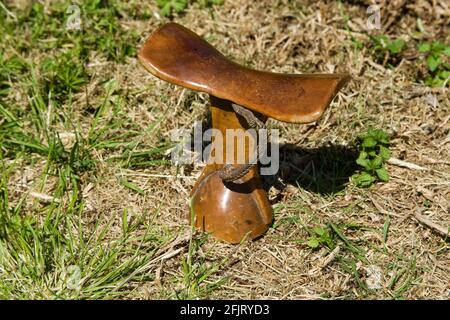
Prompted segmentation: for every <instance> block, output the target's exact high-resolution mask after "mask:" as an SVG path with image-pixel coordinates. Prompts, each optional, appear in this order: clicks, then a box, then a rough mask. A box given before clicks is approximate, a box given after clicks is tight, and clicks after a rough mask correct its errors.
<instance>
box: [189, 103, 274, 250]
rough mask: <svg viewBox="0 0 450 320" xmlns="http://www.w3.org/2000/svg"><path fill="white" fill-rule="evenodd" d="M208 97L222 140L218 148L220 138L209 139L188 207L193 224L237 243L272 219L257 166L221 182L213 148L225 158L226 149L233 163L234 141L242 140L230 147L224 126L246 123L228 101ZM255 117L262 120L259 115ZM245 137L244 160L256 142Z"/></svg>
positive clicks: (241, 126) (237, 126)
mask: <svg viewBox="0 0 450 320" xmlns="http://www.w3.org/2000/svg"><path fill="white" fill-rule="evenodd" d="M210 100H211V115H212V127H213V128H215V129H218V130H219V131H220V132H221V133H222V137H223V140H222V148H220V146H219V145H218V144H217V143H220V141H216V140H213V149H212V151H211V155H210V160H209V161H208V164H207V165H206V167H205V169H204V170H203V172H202V174H201V176H200V178H199V180H198V181H197V183H196V185H195V186H194V188H193V190H192V192H191V211H192V213H193V214H194V215H195V225H196V227H197V228H199V229H201V230H203V231H206V232H210V233H212V234H213V235H214V236H215V237H217V238H220V239H223V240H225V241H228V242H231V243H238V242H240V241H242V240H243V239H246V238H248V239H254V238H256V237H258V236H260V235H262V234H263V233H264V232H265V231H266V230H267V228H268V227H269V225H270V223H271V222H272V219H273V212H272V207H271V205H270V203H269V200H268V199H267V195H266V192H265V191H264V189H263V188H262V183H261V178H260V175H259V167H258V165H256V166H254V167H252V168H251V169H250V171H249V172H248V173H247V174H246V175H244V176H243V177H242V178H241V179H239V180H237V181H235V182H223V180H222V179H221V178H220V177H219V172H218V170H220V169H221V168H222V167H223V166H224V163H223V162H220V163H217V162H218V160H217V159H220V157H218V158H216V157H215V152H216V151H217V150H220V149H222V151H223V153H222V154H223V159H227V153H228V159H233V160H234V164H236V162H237V158H236V155H237V145H238V144H239V143H242V142H243V141H242V140H241V141H237V143H236V141H235V143H234V148H230V147H229V146H230V145H231V144H232V141H229V139H230V137H229V136H228V137H227V132H226V129H243V130H247V129H249V127H248V124H247V122H246V121H245V119H242V117H240V116H238V115H237V114H236V113H235V112H234V110H233V108H232V107H231V102H229V101H227V100H222V99H219V98H216V97H214V96H210ZM258 118H259V119H260V120H261V121H265V120H266V117H264V116H261V115H258ZM248 138H249V141H248V143H245V161H248V160H249V158H250V157H251V155H252V153H253V149H254V148H253V147H254V146H255V145H256V141H254V140H251V139H252V137H248ZM227 146H228V148H227ZM216 160H217V161H216ZM241 160H242V159H241Z"/></svg>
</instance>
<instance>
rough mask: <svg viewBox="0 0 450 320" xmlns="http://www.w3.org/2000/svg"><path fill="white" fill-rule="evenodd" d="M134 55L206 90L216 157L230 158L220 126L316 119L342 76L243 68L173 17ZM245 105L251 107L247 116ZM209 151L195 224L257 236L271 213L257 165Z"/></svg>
mask: <svg viewBox="0 0 450 320" xmlns="http://www.w3.org/2000/svg"><path fill="white" fill-rule="evenodd" d="M139 60H140V61H141V63H142V64H143V65H144V67H145V68H146V69H147V70H148V71H149V72H150V73H152V74H153V75H155V76H157V77H158V78H160V79H163V80H165V81H168V82H171V83H174V84H177V85H180V86H183V87H186V88H189V89H194V90H197V91H203V92H207V93H209V95H210V101H211V113H212V127H213V128H215V129H218V130H220V131H221V132H223V137H224V138H223V139H222V144H223V146H222V147H223V148H221V149H222V150H223V155H224V158H226V157H225V156H226V153H227V152H228V156H229V157H231V159H233V154H231V155H230V154H229V153H230V152H231V153H236V150H235V149H231V150H227V145H229V142H230V141H228V142H227V139H226V138H225V137H226V133H225V130H226V129H244V130H247V129H249V128H255V125H254V123H255V122H256V123H263V122H264V121H265V120H266V119H267V117H271V118H274V119H277V120H280V121H285V122H293V123H309V122H313V121H316V120H318V119H319V118H320V117H321V116H322V114H323V113H324V111H325V109H326V108H327V106H328V105H329V104H330V102H331V101H332V99H333V98H334V96H335V94H336V93H337V91H338V90H339V89H340V88H341V87H342V86H343V85H344V84H345V83H346V81H347V80H348V76H347V75H346V74H280V73H271V72H264V71H258V70H254V69H250V68H246V67H244V66H242V65H239V64H237V63H235V62H233V61H231V60H229V59H227V58H226V57H225V56H224V55H222V54H221V53H220V52H219V51H217V50H216V49H215V48H214V47H212V46H211V45H210V44H209V43H208V42H206V41H205V40H203V39H202V38H200V37H199V36H198V35H196V34H195V33H193V32H192V31H190V30H188V29H186V28H184V27H182V26H180V25H178V24H176V23H168V24H166V25H163V26H162V27H160V28H159V29H157V30H156V31H154V32H153V34H152V35H151V36H150V37H149V38H148V39H147V41H146V42H145V44H144V46H143V47H142V48H141V50H140V52H139ZM246 110H251V111H252V112H250V114H253V116H254V119H253V120H254V121H253V120H252V119H249V117H248V116H246V113H245V112H249V111H246ZM214 143H215V140H213V144H214ZM216 143H218V142H216ZM256 144H257V142H256V141H254V140H253V141H252V139H250V140H249V141H248V142H247V143H245V147H246V161H250V160H251V159H250V158H251V156H252V153H253V151H252V150H254V149H255V147H254V146H255V145H256ZM228 149H230V148H228ZM216 150H220V148H219V149H216ZM214 156H215V155H214V154H212V155H211V157H210V158H211V159H210V160H209V161H208V164H207V166H206V167H205V169H204V170H203V172H202V174H201V176H200V178H199V180H198V181H197V183H196V185H195V186H194V188H193V190H192V192H191V212H192V213H193V215H194V216H195V225H196V226H197V227H198V228H200V229H202V230H204V231H206V232H211V233H212V234H213V235H214V236H216V237H217V238H220V239H223V240H225V241H227V242H231V243H238V242H240V241H242V240H243V239H255V238H257V237H259V236H260V235H262V234H263V233H264V232H265V231H266V230H267V228H268V227H269V226H270V224H271V222H272V219H273V212H272V207H271V205H270V203H269V201H268V199H267V195H266V193H265V191H264V190H263V188H262V184H261V178H260V176H259V168H258V166H257V165H253V166H249V165H247V166H245V164H244V165H242V164H238V163H237V159H236V158H234V160H235V161H234V162H233V163H229V164H227V165H224V164H223V163H221V162H219V163H217V162H215V161H214V159H215V157H214ZM244 167H245V168H244ZM237 172H240V174H239V173H237ZM229 177H231V178H229Z"/></svg>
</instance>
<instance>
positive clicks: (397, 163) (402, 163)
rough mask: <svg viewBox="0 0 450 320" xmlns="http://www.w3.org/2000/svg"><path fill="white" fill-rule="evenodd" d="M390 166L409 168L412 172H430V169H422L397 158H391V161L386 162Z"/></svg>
mask: <svg viewBox="0 0 450 320" xmlns="http://www.w3.org/2000/svg"><path fill="white" fill-rule="evenodd" d="M386 162H387V163H389V164H392V165H394V166H398V167H402V168H408V169H411V170H418V171H429V170H430V169H428V168H424V167H421V166H419V165H417V164H414V163H411V162H407V161H403V160H400V159H397V158H390V159H389V160H387V161H386Z"/></svg>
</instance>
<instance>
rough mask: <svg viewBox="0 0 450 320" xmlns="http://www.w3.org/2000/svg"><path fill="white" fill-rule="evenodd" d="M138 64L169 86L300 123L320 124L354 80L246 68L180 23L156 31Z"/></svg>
mask: <svg viewBox="0 0 450 320" xmlns="http://www.w3.org/2000/svg"><path fill="white" fill-rule="evenodd" d="M139 60H140V61H141V63H142V64H143V65H144V67H145V68H146V69H147V70H148V71H150V72H151V73H152V74H153V75H155V76H157V77H158V78H161V79H163V80H165V81H168V82H171V83H174V84H177V85H180V86H183V87H186V88H190V89H194V90H198V91H203V92H207V93H209V94H211V95H214V96H216V97H218V98H222V99H226V100H230V101H233V102H234V103H237V104H239V105H242V106H244V107H246V108H248V109H251V110H253V111H256V112H259V113H262V114H264V115H266V116H268V117H271V118H275V119H277V120H280V121H286V122H295V123H308V122H313V121H316V120H317V119H319V118H320V116H321V115H322V114H323V112H324V111H325V109H326V108H327V106H328V105H329V104H330V102H331V100H332V99H333V97H334V96H335V94H336V93H337V91H338V90H339V89H340V88H341V87H342V86H343V85H344V84H345V83H346V81H347V80H348V79H349V77H348V75H346V74H280V73H271V72H264V71H257V70H254V69H250V68H246V67H244V66H241V65H239V64H237V63H235V62H233V61H231V60H229V59H227V58H226V57H225V56H224V55H222V54H221V53H220V52H219V51H217V50H216V49H215V48H214V47H213V46H211V45H210V44H209V43H208V42H206V41H205V40H203V39H202V38H200V37H199V36H198V35H196V34H195V33H193V32H192V31H190V30H188V29H186V28H184V27H182V26H180V25H179V24H176V23H168V24H166V25H163V26H162V27H160V28H159V29H157V30H156V31H155V32H154V33H153V34H152V35H151V36H150V37H149V38H148V39H147V41H146V42H145V44H144V46H143V47H142V49H141V50H140V52H139Z"/></svg>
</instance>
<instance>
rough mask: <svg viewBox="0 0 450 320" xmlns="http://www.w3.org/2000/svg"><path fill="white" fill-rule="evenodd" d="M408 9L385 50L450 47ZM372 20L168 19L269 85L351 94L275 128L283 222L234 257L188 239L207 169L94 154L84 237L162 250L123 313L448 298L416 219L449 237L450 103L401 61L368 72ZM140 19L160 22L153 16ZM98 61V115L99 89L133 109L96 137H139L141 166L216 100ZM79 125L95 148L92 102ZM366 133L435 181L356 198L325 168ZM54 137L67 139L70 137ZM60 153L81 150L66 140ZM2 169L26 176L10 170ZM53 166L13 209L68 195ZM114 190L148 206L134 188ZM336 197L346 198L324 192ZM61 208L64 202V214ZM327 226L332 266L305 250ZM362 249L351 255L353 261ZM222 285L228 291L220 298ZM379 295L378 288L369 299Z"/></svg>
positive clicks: (23, 170)
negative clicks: (96, 229) (132, 227)
mask: <svg viewBox="0 0 450 320" xmlns="http://www.w3.org/2000/svg"><path fill="white" fill-rule="evenodd" d="M401 3H402V1H392V2H389V3H385V4H384V5H383V4H382V5H381V6H382V10H383V11H382V25H383V26H386V30H384V31H383V32H384V33H385V34H388V35H390V36H392V37H404V38H405V39H408V38H411V37H412V35H413V34H414V32H416V31H417V25H416V21H417V18H418V17H420V18H421V19H422V20H423V23H424V25H425V26H426V28H427V32H428V33H427V36H426V37H428V38H429V39H441V41H443V42H446V43H449V40H450V39H449V34H448V23H449V19H450V16H449V11H448V5H446V4H445V3H443V2H439V1H437V2H436V1H433V2H431V1H430V2H428V1H422V0H417V1H411V2H409V1H408V4H407V5H406V6H404V7H403V9H402V10H395V6H396V5H400V4H401ZM366 5H367V3H365V2H364V1H343V2H342V3H339V2H334V1H324V2H317V1H291V2H289V1H244V0H226V1H225V3H224V4H223V5H219V6H213V7H211V8H209V9H204V8H200V7H199V5H198V4H193V5H191V6H189V7H188V9H187V10H186V12H185V13H183V14H180V15H178V16H175V17H174V19H173V20H174V21H176V22H178V23H180V24H182V25H185V26H187V27H189V28H190V29H192V30H193V31H195V32H196V33H198V34H200V35H202V36H203V37H205V38H206V39H207V40H208V41H209V42H211V43H212V44H213V45H214V46H216V47H217V48H218V49H219V50H220V51H221V52H223V53H224V54H225V55H227V56H228V57H230V58H231V59H233V60H235V61H237V62H239V63H242V64H245V65H248V66H251V67H254V68H257V69H264V70H269V71H275V72H289V73H300V72H348V73H350V74H351V75H352V81H351V82H350V83H349V84H348V85H347V86H346V87H345V88H344V89H343V90H342V91H341V93H339V95H338V97H337V98H336V99H335V101H334V102H333V103H332V105H331V107H330V108H329V110H328V111H327V113H326V114H325V116H324V117H323V118H322V119H321V120H320V121H319V122H318V123H316V124H311V125H302V126H298V125H289V124H284V123H280V122H276V121H270V122H269V126H270V127H273V128H278V129H280V130H281V137H282V142H283V143H297V142H298V141H300V143H299V144H298V146H297V147H296V148H294V149H292V148H291V149H289V148H286V149H283V151H282V160H283V162H282V164H281V171H280V174H279V176H278V177H276V183H275V182H274V181H273V179H272V180H270V179H267V180H266V181H265V182H266V185H267V187H268V189H269V194H270V198H271V200H272V203H273V206H274V209H275V222H274V225H273V226H272V228H270V230H269V231H268V233H267V234H266V235H265V236H264V237H262V238H261V239H259V240H257V241H254V242H252V243H244V244H242V245H240V246H233V245H228V244H225V243H220V242H217V241H216V240H214V239H213V238H207V239H205V238H204V237H203V236H202V235H199V234H194V235H193V237H190V236H189V234H190V227H189V225H188V223H187V220H186V216H187V215H188V212H189V210H188V203H187V199H188V193H189V191H190V189H191V188H192V186H193V184H194V182H195V178H196V177H197V176H198V175H199V173H200V171H201V169H202V166H201V165H194V166H185V167H179V168H175V167H174V166H171V165H170V164H161V165H151V166H145V165H143V166H137V167H133V166H129V165H128V162H125V163H126V165H124V164H123V163H122V162H117V161H111V159H112V158H113V157H114V156H120V155H122V154H123V152H124V150H122V149H115V150H112V151H111V150H109V149H102V150H94V151H93V157H94V159H95V160H96V161H97V165H96V169H95V172H89V171H88V172H86V173H84V174H83V175H82V176H81V177H80V186H81V190H83V199H84V201H85V206H84V207H85V209H84V211H83V221H84V223H85V224H84V225H83V227H85V228H90V227H91V226H92V224H93V223H94V222H95V221H97V219H99V218H100V217H103V218H106V221H108V220H111V221H113V224H112V229H111V230H110V234H109V235H108V236H106V238H105V240H104V241H106V242H105V243H107V241H108V239H109V238H114V237H115V235H116V234H120V233H121V223H122V222H121V218H122V213H123V210H124V209H127V211H128V213H129V215H130V219H139V218H144V219H145V220H146V221H149V222H148V223H151V224H152V228H153V230H154V231H155V234H157V235H158V236H159V237H161V238H164V239H165V241H163V242H164V243H165V244H164V246H163V247H162V248H161V249H160V251H158V252H157V253H156V255H155V256H154V258H153V260H154V261H152V263H150V264H148V268H147V269H146V272H148V273H150V274H151V277H150V278H151V279H149V280H146V281H134V282H133V283H131V287H132V288H133V290H130V292H129V293H126V294H125V296H124V297H125V298H129V299H160V298H175V297H177V296H178V297H189V298H193V297H200V298H214V299H215V298H217V299H322V298H333V299H341V298H365V299H367V298H377V299H391V298H406V299H424V298H431V299H448V298H449V293H450V267H449V266H450V256H449V245H448V240H447V238H446V237H445V236H443V235H442V234H439V232H437V231H436V229H435V228H433V227H431V228H430V226H429V225H428V226H427V223H426V222H425V223H423V220H422V222H420V221H418V219H417V217H418V216H417V214H420V216H419V217H422V218H423V217H425V218H426V221H428V222H433V223H435V224H437V225H439V226H442V227H443V228H444V231H445V229H448V227H449V225H450V202H449V200H450V189H449V185H450V183H449V181H450V171H449V168H450V154H449V151H450V150H449V146H450V144H449V143H450V139H449V129H450V121H449V120H450V112H449V111H450V102H449V94H448V89H431V88H428V87H426V86H424V85H420V84H417V81H416V80H415V79H416V76H417V66H418V61H417V60H407V59H402V60H401V62H400V63H399V64H398V65H397V66H395V67H394V68H389V67H387V66H383V65H382V64H379V63H377V62H376V61H374V58H373V56H372V55H371V53H370V50H369V49H368V48H367V46H364V47H362V48H361V49H358V48H356V47H355V45H354V41H355V40H358V41H361V42H363V43H367V41H368V34H367V32H366V31H365V29H364V25H365V21H366V12H365V9H366ZM446 6H447V7H446ZM140 7H142V8H141V9H142V10H144V9H145V8H146V9H148V10H150V11H153V10H154V11H156V7H155V5H153V4H142V5H140ZM346 16H347V17H348V18H349V23H348V26H349V28H348V29H346V23H345V17H346ZM166 20H167V19H165V18H164V19H161V18H159V17H158V15H156V14H154V15H153V16H152V17H151V18H150V19H145V20H135V19H133V18H132V17H128V16H127V15H126V14H124V16H123V17H121V19H120V24H121V26H122V27H123V28H125V29H128V28H129V29H134V30H136V31H137V32H138V33H139V34H140V35H141V39H142V41H141V43H142V42H143V41H144V39H145V38H146V36H148V34H149V33H150V32H151V31H152V30H154V29H155V28H156V27H157V26H159V25H161V24H162V23H164V22H166ZM373 32H375V31H373ZM139 45H140V44H139V43H136V46H139ZM90 59H91V63H90V64H89V65H88V67H87V68H88V72H89V74H91V75H92V77H91V80H90V82H89V83H88V84H87V87H86V90H87V93H88V97H87V98H88V100H89V103H90V104H91V105H95V104H96V103H97V102H99V101H102V100H103V99H104V95H105V92H104V90H103V89H102V86H101V83H102V81H104V80H105V79H112V78H113V79H115V80H116V81H117V88H119V89H118V90H119V92H120V93H119V94H118V96H126V97H127V98H126V100H125V101H126V106H125V107H123V110H121V111H119V112H118V113H114V112H113V111H112V110H111V109H112V108H111V109H110V110H108V111H107V112H105V114H104V115H103V116H102V117H101V119H100V120H99V121H100V125H103V124H105V123H108V122H109V121H114V119H120V121H121V123H122V125H121V126H119V127H118V128H115V129H114V130H111V133H110V135H111V136H114V135H121V134H124V133H126V132H127V130H129V129H130V128H131V129H132V130H133V132H134V134H133V135H132V136H131V137H130V139H132V141H133V142H136V144H135V145H134V146H133V150H134V151H139V150H151V149H152V148H154V147H155V146H156V145H159V144H160V143H161V141H168V140H169V138H170V136H169V131H170V130H172V129H175V128H190V126H191V125H192V124H193V122H194V121H195V120H199V121H201V120H202V119H204V118H205V117H206V116H207V111H206V110H207V108H206V107H207V105H208V100H207V96H206V95H204V94H196V93H193V92H191V91H189V90H185V89H182V88H179V87H175V86H173V85H170V84H167V83H165V82H163V81H160V80H159V79H156V78H155V77H153V76H151V75H149V74H148V73H147V72H146V71H145V70H144V69H143V68H142V67H141V66H140V65H139V64H138V62H137V60H136V58H135V57H130V58H127V60H126V62H125V63H122V64H117V63H115V62H111V61H107V60H98V59H97V57H95V56H93V57H90ZM429 94H433V95H434V96H435V97H436V98H437V101H438V106H432V105H430V103H428V102H427V96H428V95H429ZM24 95H25V93H24V92H20V91H17V93H16V94H15V95H14V96H10V97H9V99H11V100H13V101H16V102H20V101H23V99H24V97H25V98H26V96H24ZM72 111H73V119H72V120H73V122H74V123H77V126H78V128H79V132H80V133H81V135H83V136H86V135H87V133H88V130H89V128H90V125H91V123H92V121H93V115H92V114H88V113H86V92H80V93H78V94H77V95H75V98H74V102H73V104H72ZM55 125H56V126H57V124H55ZM369 126H373V127H376V128H382V129H384V130H385V131H387V132H388V133H389V134H390V135H391V137H392V140H391V150H392V151H393V156H394V157H395V158H398V159H401V160H403V161H406V162H408V163H412V164H416V165H418V166H421V167H423V168H425V170H416V169H411V168H405V167H401V166H398V165H392V164H388V165H387V169H388V171H389V173H390V176H391V179H390V181H389V182H388V183H377V184H376V185H374V186H373V187H371V188H369V189H359V188H356V187H354V186H353V185H352V184H351V183H350V182H349V177H350V175H351V174H352V173H353V172H354V170H355V169H356V168H355V167H354V166H353V165H352V164H351V165H348V163H345V161H343V160H342V161H338V162H337V164H336V165H333V164H329V163H328V164H327V163H325V164H324V163H323V161H326V160H327V159H328V160H329V161H335V158H333V155H332V154H333V152H334V153H335V154H336V153H339V152H347V153H348V154H349V157H350V158H351V154H352V150H351V145H352V143H353V141H354V140H355V138H356V136H357V134H358V133H360V132H362V131H364V130H365V129H366V128H367V127H369ZM55 130H60V131H59V132H64V131H65V129H64V128H63V127H62V126H61V128H55ZM63 142H64V143H67V144H68V145H69V146H70V145H71V144H73V140H72V141H71V139H70V134H69V135H68V138H67V141H63ZM339 146H340V147H339ZM337 148H338V149H337ZM339 148H340V149H339ZM339 150H340V151H339ZM327 152H328V153H330V154H331V155H330V156H327ZM5 161H6V162H8V163H11V162H14V161H18V162H19V163H20V162H21V160H20V159H12V158H9V159H5ZM46 161H47V159H46V157H39V156H36V157H35V158H34V160H33V161H32V162H31V163H30V162H27V161H23V164H19V165H17V166H16V167H15V169H14V172H12V173H11V176H10V177H9V180H8V189H9V194H10V199H11V200H10V201H11V203H13V204H14V203H15V201H16V202H17V201H18V200H19V199H20V197H21V195H22V194H23V193H29V192H39V193H41V194H44V195H52V194H53V192H54V190H55V185H56V183H57V180H58V179H57V178H56V177H55V178H51V177H49V178H48V179H45V180H44V182H43V180H41V179H40V177H41V176H42V174H43V172H44V168H45V166H46ZM289 164H291V165H289ZM296 167H298V168H300V169H304V170H305V171H307V172H309V173H311V174H314V175H316V174H317V176H320V177H321V178H322V179H323V181H322V182H320V183H318V184H314V183H311V181H310V180H305V178H302V177H301V178H299V179H292V178H289V177H292V176H295V175H298V169H296ZM305 168H306V169H305ZM161 175H163V176H164V177H162V176H161ZM119 178H124V179H126V180H127V181H129V182H132V183H134V184H135V185H137V186H138V187H139V188H140V189H142V190H143V192H142V193H139V192H135V191H133V190H130V189H128V188H125V187H124V186H123V185H121V184H120V183H119V182H118V181H119V180H118V179H119ZM330 181H334V182H335V183H336V184H337V186H336V188H334V189H333V188H332V189H330V188H327V183H328V182H330ZM37 197H38V198H39V195H38V196H37ZM27 199H28V200H27V204H26V207H25V208H24V212H25V213H26V215H29V214H36V215H39V214H40V211H41V209H40V208H42V203H41V202H42V201H44V200H45V199H41V200H40V201H36V197H35V198H34V199H33V198H32V197H28V198H27ZM38 200H39V199H38ZM66 200H67V199H65V198H64V196H63V199H62V200H61V201H63V202H64V201H66ZM50 201H51V200H50ZM44 202H45V201H44ZM330 223H331V224H333V225H335V226H338V228H339V230H341V232H342V233H343V234H344V235H345V239H346V241H348V242H349V243H350V246H349V245H348V244H346V243H345V242H344V241H342V239H341V238H339V236H337V235H335V237H334V238H333V241H334V244H335V245H336V248H335V249H334V250H333V251H332V250H329V249H327V248H326V247H321V248H320V249H319V250H312V249H310V248H309V247H308V246H307V245H305V243H304V241H305V240H307V239H308V236H309V234H308V231H307V230H308V229H310V228H312V227H315V226H325V225H328V224H330ZM139 232H141V231H139V230H138V231H136V236H137V235H138V234H139ZM177 235H179V236H178V237H177ZM186 235H187V236H186ZM100 245H101V244H100ZM352 247H356V248H357V250H356V251H352V250H351V248H352ZM158 257H159V258H158ZM224 257H225V258H224ZM155 259H157V260H155ZM183 259H185V260H184V261H186V262H187V264H188V265H190V266H191V268H192V269H191V270H193V271H192V273H191V274H187V272H186V270H185V269H183V263H182V261H183ZM208 272H211V275H210V276H209V277H207V278H206V280H205V281H203V282H201V283H199V284H198V286H192V284H193V283H195V281H197V280H198V278H199V277H201V275H202V274H204V273H208ZM220 280H224V281H223V282H220V284H219V285H217V287H216V286H215V283H216V281H220ZM374 282H375V284H376V285H378V286H377V288H376V289H369V288H368V286H369V287H370V286H371V285H372V284H373V283H374ZM175 293H176V294H175Z"/></svg>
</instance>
